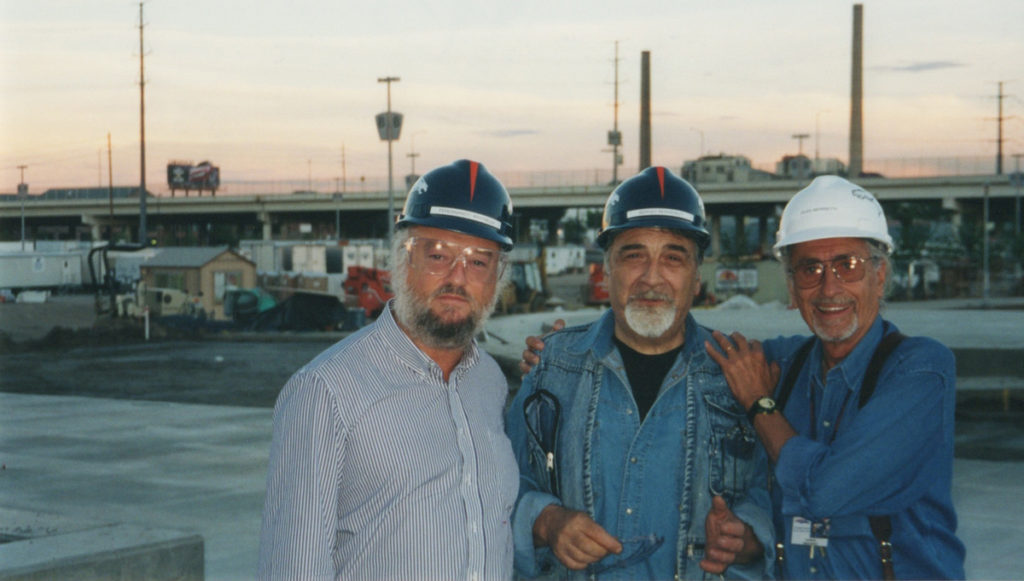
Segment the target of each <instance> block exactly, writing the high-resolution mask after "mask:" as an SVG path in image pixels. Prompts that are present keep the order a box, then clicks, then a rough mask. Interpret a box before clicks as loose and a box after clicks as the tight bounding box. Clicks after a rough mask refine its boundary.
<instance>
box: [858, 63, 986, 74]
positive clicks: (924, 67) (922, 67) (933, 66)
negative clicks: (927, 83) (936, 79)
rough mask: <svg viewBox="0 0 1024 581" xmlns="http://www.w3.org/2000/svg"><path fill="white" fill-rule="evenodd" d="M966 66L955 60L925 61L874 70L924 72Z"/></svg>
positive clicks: (875, 68)
mask: <svg viewBox="0 0 1024 581" xmlns="http://www.w3.org/2000/svg"><path fill="white" fill-rule="evenodd" d="M966 66H967V65H965V64H963V63H958V62H953V61H925V62H917V63H911V64H909V65H901V66H895V67H874V70H877V71H890V72H894V73H923V72H927V71H939V70H942V69H958V68H961V67H966Z"/></svg>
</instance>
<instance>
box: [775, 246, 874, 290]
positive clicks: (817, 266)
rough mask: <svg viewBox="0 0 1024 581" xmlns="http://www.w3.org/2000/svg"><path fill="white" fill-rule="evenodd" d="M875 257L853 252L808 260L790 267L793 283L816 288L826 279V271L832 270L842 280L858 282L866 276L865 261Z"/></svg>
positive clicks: (798, 286) (799, 286) (800, 286)
mask: <svg viewBox="0 0 1024 581" xmlns="http://www.w3.org/2000/svg"><path fill="white" fill-rule="evenodd" d="M873 260H874V257H871V256H869V257H867V258H864V257H861V256H856V255H853V254H844V255H842V256H837V257H835V258H833V259H831V260H825V261H821V260H806V261H802V262H800V263H799V264H797V265H796V266H795V267H793V268H791V269H789V274H790V275H791V276H792V277H793V284H795V285H796V286H797V288H814V287H816V286H818V285H820V284H821V283H822V282H824V280H825V272H826V271H829V270H830V271H832V274H834V275H835V277H836V278H837V279H839V280H840V281H842V282H857V281H859V280H862V279H863V278H864V273H866V272H867V266H866V265H865V263H867V262H868V261H873Z"/></svg>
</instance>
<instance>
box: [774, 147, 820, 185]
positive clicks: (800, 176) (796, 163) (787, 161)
mask: <svg viewBox="0 0 1024 581" xmlns="http://www.w3.org/2000/svg"><path fill="white" fill-rule="evenodd" d="M813 165H814V164H813V163H812V162H811V158H809V157H807V156H806V155H804V154H802V153H801V154H799V155H786V156H783V158H782V160H781V161H779V162H778V163H776V164H775V173H776V174H778V176H779V177H781V178H784V179H790V180H807V179H811V177H813V176H814V170H813V167H812V166H813Z"/></svg>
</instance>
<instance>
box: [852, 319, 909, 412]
mask: <svg viewBox="0 0 1024 581" xmlns="http://www.w3.org/2000/svg"><path fill="white" fill-rule="evenodd" d="M906 338H907V336H906V335H904V334H903V333H900V332H899V331H897V332H895V333H889V334H888V335H886V336H885V337H882V340H881V341H879V343H878V347H876V348H875V353H874V355H872V356H871V361H869V362H868V369H867V371H865V372H864V380H863V381H861V384H860V404H859V407H864V405H865V404H866V403H868V400H869V399H871V394H873V393H875V387H876V386H877V385H878V375H879V374H880V373H881V372H882V366H883V365H885V360H886V359H888V358H889V355H890V354H891V353H892V352H893V350H894V349H896V346H897V345H899V344H900V343H901V342H902V341H903V340H904V339H906Z"/></svg>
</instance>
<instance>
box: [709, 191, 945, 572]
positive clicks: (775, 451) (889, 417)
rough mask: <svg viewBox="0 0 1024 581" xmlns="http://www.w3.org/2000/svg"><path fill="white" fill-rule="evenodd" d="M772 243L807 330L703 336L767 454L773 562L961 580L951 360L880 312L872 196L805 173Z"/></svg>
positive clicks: (878, 235) (883, 255) (881, 286)
mask: <svg viewBox="0 0 1024 581" xmlns="http://www.w3.org/2000/svg"><path fill="white" fill-rule="evenodd" d="M774 251H775V255H776V257H777V258H778V259H779V260H780V261H781V262H782V264H783V266H784V267H785V269H786V274H787V281H788V286H789V293H790V297H791V301H792V304H793V305H794V306H795V307H796V308H797V309H798V310H799V311H800V314H801V316H802V317H803V319H804V321H805V322H806V323H807V326H808V327H809V328H810V330H811V331H812V332H813V334H814V336H813V337H810V338H807V337H788V338H779V339H773V340H770V341H766V342H765V343H764V344H763V345H762V344H760V343H759V342H758V341H748V340H747V339H746V338H745V337H744V336H743V335H741V334H740V333H733V334H732V335H731V338H730V337H726V336H725V335H723V334H722V333H719V332H715V333H714V339H715V341H716V342H717V344H713V343H711V342H709V343H708V344H707V345H706V348H707V350H708V353H709V354H710V355H711V357H712V358H713V359H714V360H715V361H717V362H718V363H719V364H720V365H721V366H722V369H723V371H724V372H725V375H726V378H727V379H728V381H729V387H730V388H731V389H732V392H733V395H734V396H735V397H736V399H737V401H738V402H739V403H740V404H741V405H742V406H743V407H744V408H745V409H747V410H749V411H748V415H749V417H750V418H751V421H752V423H753V425H754V427H755V429H756V430H757V433H758V436H759V437H760V439H761V441H762V443H763V444H764V446H765V449H766V450H767V452H768V456H769V458H770V459H771V461H772V462H773V464H774V470H773V473H774V483H773V487H772V492H773V496H774V513H775V520H776V528H777V536H776V538H777V539H778V541H779V545H780V546H779V547H778V548H779V550H778V551H777V554H778V556H779V559H778V564H779V567H780V569H779V573H780V575H781V576H783V577H785V578H787V579H962V578H963V577H964V546H963V543H962V542H961V541H960V540H959V539H958V538H957V536H956V524H957V519H956V513H955V510H954V508H953V501H952V493H951V489H952V477H953V422H954V408H955V403H956V394H955V380H956V370H955V361H954V358H953V354H952V352H950V350H949V349H948V348H946V347H945V346H943V345H942V344H940V343H938V342H937V341H935V340H933V339H929V338H926V337H906V336H904V335H903V334H902V333H900V331H899V330H898V329H897V328H896V326H895V325H893V324H892V323H890V322H889V321H886V320H885V319H883V318H882V316H881V315H880V309H881V306H882V301H883V298H884V296H885V288H886V282H887V279H888V277H889V276H890V271H891V269H890V263H889V254H890V253H891V252H892V238H891V237H890V236H889V232H888V228H887V225H886V219H885V214H884V213H883V211H882V207H881V205H879V203H878V201H877V200H876V199H875V197H874V196H873V195H872V194H871V193H870V192H867V191H866V190H864V189H863V188H861V187H859V186H857V185H856V184H853V183H851V182H849V181H847V180H845V179H842V178H839V177H835V176H822V177H819V178H816V179H815V180H814V181H813V182H812V183H811V184H810V185H809V186H808V187H807V188H805V189H803V190H801V191H800V192H798V193H797V194H796V195H795V196H794V197H793V198H792V199H791V200H790V202H789V204H788V205H787V206H786V209H785V211H784V212H783V214H782V220H781V222H780V225H779V231H778V235H777V241H776V244H775V247H774Z"/></svg>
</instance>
